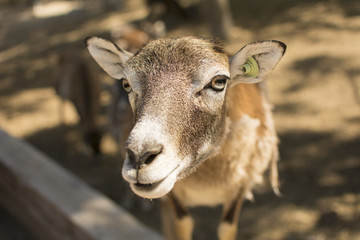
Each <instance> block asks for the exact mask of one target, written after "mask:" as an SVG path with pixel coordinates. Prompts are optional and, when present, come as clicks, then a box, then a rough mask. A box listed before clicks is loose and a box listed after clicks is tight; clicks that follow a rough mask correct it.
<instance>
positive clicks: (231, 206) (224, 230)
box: [218, 188, 246, 240]
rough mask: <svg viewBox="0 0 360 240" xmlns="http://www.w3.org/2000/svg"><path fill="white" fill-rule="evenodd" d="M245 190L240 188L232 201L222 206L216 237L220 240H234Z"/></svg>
mask: <svg viewBox="0 0 360 240" xmlns="http://www.w3.org/2000/svg"><path fill="white" fill-rule="evenodd" d="M245 189H246V188H242V189H241V190H240V192H239V194H238V196H237V197H236V198H235V199H234V200H232V201H231V202H229V203H227V204H225V205H224V210H223V215H222V218H221V223H220V226H219V227H218V237H219V239H220V240H235V239H236V234H237V225H238V219H239V215H240V210H241V207H242V205H243V203H244V200H245V193H246V190H245Z"/></svg>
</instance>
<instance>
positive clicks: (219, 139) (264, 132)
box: [86, 37, 286, 240]
mask: <svg viewBox="0 0 360 240" xmlns="http://www.w3.org/2000/svg"><path fill="white" fill-rule="evenodd" d="M86 44H87V47H88V50H89V51H90V54H91V55H92V56H93V58H94V59H95V60H96V61H97V62H98V64H99V65H100V66H101V67H102V68H103V69H104V70H105V71H106V72H107V73H108V74H109V75H110V76H112V77H114V78H115V79H119V81H120V82H121V84H122V87H123V88H124V90H125V91H126V92H127V94H128V98H129V102H130V105H131V108H132V111H133V113H134V119H135V123H134V127H133V129H132V130H131V132H130V135H129V137H128V139H127V141H126V145H125V150H126V159H125V162H124V165H123V168H122V175H123V177H124V179H125V180H126V181H128V182H129V183H130V186H131V188H132V190H133V191H134V192H135V193H136V194H137V195H139V196H141V197H144V198H149V199H152V198H161V199H162V204H163V208H162V216H163V226H164V233H165V236H166V238H167V239H191V238H192V231H193V225H194V223H193V220H192V218H191V216H190V214H189V212H188V210H187V209H188V207H194V206H215V205H219V204H222V205H223V215H222V220H221V223H220V226H219V228H218V237H219V239H221V240H230V239H235V238H236V233H237V221H238V216H239V212H240V209H241V206H242V203H243V201H244V199H246V198H251V196H252V189H253V187H254V186H256V185H257V184H261V183H262V182H263V175H264V172H265V171H266V170H267V169H269V170H270V181H271V184H272V187H273V189H274V191H275V192H277V191H278V176H277V160H278V148H277V142H278V140H277V136H276V132H275V129H274V123H273V118H272V114H271V110H270V106H269V103H268V100H267V98H266V96H265V93H264V91H263V88H262V87H261V84H260V83H261V82H262V81H264V79H265V78H266V77H267V76H268V75H269V73H270V72H271V71H272V70H273V69H274V68H275V66H276V64H277V63H278V61H279V60H280V59H281V57H282V56H283V54H284V52H285V48H286V46H285V44H283V43H281V42H278V41H261V42H255V43H251V44H248V45H246V46H244V47H243V48H242V49H240V51H239V52H237V53H236V54H235V55H234V56H233V57H232V58H230V59H229V58H228V56H227V55H226V54H225V53H224V51H223V49H222V47H221V46H219V45H218V44H217V43H215V42H212V41H208V40H204V39H199V38H195V37H182V38H173V39H158V40H154V41H151V42H150V43H148V44H147V45H146V46H145V47H143V48H142V49H141V50H140V51H139V52H138V53H136V54H135V55H133V54H131V53H129V52H126V51H124V50H123V49H121V48H119V47H118V46H116V45H115V44H113V43H112V42H110V41H107V40H104V39H101V38H97V37H91V38H88V39H87V40H86Z"/></svg>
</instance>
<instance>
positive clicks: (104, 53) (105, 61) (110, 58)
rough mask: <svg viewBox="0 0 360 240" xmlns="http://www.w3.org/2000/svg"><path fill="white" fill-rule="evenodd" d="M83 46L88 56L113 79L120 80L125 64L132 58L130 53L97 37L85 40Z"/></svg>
mask: <svg viewBox="0 0 360 240" xmlns="http://www.w3.org/2000/svg"><path fill="white" fill-rule="evenodd" d="M85 44H86V47H87V48H88V50H89V52H90V55H91V56H92V57H93V58H94V59H95V61H96V62H97V63H98V64H99V65H100V67H101V68H102V69H104V71H105V72H107V74H109V75H110V76H111V77H113V78H115V79H119V78H121V76H122V75H121V73H122V70H123V69H124V67H125V63H126V61H127V60H128V59H129V58H130V57H132V56H133V54H132V53H129V52H127V51H125V50H123V49H121V48H120V47H118V46H117V45H116V44H115V43H113V42H110V41H108V40H105V39H102V38H98V37H88V38H86V39H85Z"/></svg>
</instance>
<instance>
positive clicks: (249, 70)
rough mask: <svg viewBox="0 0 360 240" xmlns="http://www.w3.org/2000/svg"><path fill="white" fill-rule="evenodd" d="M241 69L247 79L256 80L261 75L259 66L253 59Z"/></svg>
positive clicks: (247, 61) (248, 60) (249, 59)
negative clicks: (252, 78)
mask: <svg viewBox="0 0 360 240" xmlns="http://www.w3.org/2000/svg"><path fill="white" fill-rule="evenodd" d="M240 68H241V71H242V72H243V73H244V74H245V76H247V77H254V78H256V77H257V76H258V75H259V71H260V70H259V65H258V64H257V62H256V60H255V59H254V58H253V57H249V58H248V59H247V60H246V62H245V63H244V64H243V65H241V67H240Z"/></svg>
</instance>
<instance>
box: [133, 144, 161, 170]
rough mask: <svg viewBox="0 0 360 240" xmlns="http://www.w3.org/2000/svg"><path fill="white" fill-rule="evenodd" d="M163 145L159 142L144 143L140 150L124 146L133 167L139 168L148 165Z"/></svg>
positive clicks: (158, 153) (159, 152)
mask: <svg viewBox="0 0 360 240" xmlns="http://www.w3.org/2000/svg"><path fill="white" fill-rule="evenodd" d="M163 148H164V147H163V145H162V144H160V143H155V142H153V143H150V144H144V145H143V147H142V148H141V150H139V149H132V148H131V147H129V146H128V147H127V148H126V152H127V154H128V160H129V162H130V163H131V164H132V166H133V168H135V169H141V168H143V167H145V166H148V165H150V164H151V163H152V162H153V161H154V160H155V159H156V157H157V156H159V155H160V154H161V152H162V151H163Z"/></svg>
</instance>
